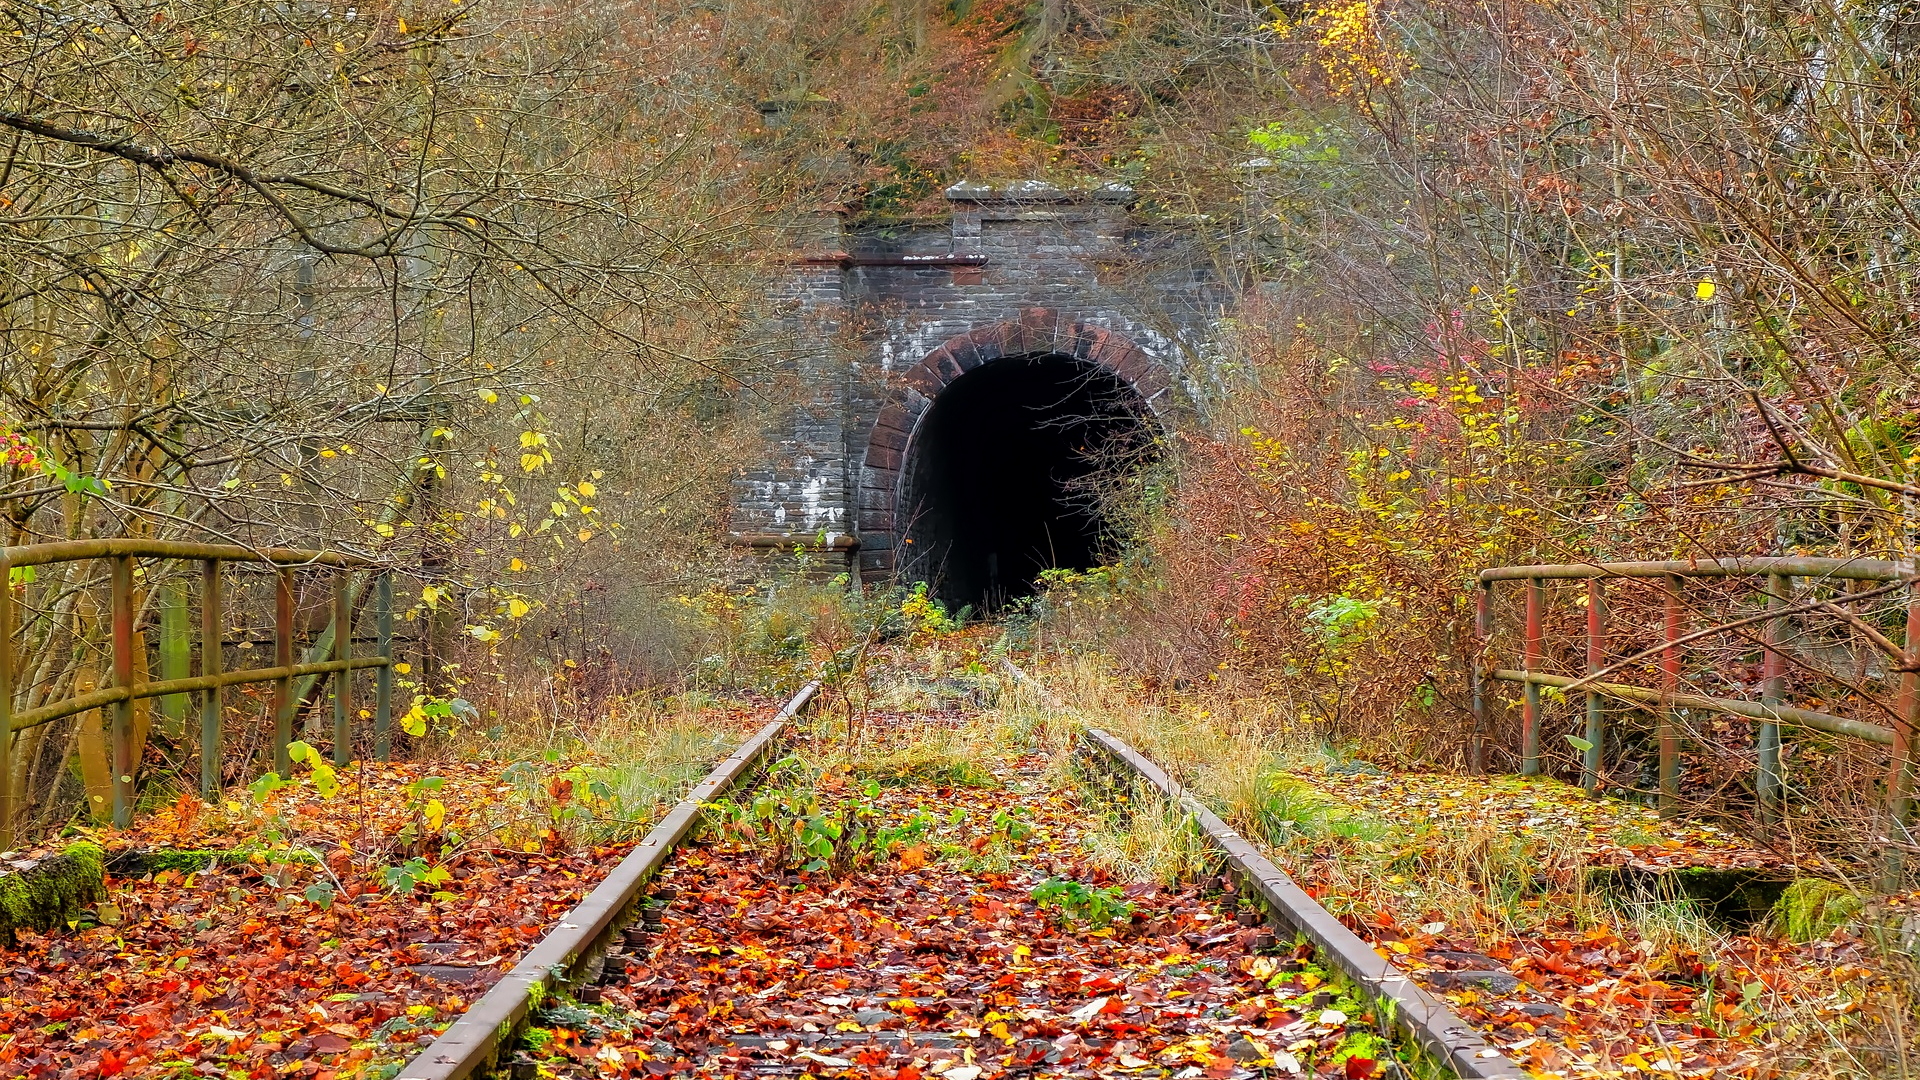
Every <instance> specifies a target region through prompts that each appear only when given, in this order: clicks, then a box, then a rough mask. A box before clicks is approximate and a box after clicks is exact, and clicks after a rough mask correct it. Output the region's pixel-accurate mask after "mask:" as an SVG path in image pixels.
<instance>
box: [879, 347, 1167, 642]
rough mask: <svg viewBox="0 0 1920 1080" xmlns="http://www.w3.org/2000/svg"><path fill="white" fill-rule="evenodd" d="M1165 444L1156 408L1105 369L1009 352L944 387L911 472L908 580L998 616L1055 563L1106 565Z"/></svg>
mask: <svg viewBox="0 0 1920 1080" xmlns="http://www.w3.org/2000/svg"><path fill="white" fill-rule="evenodd" d="M1155 445H1156V440H1155V429H1154V422H1153V420H1152V417H1151V413H1150V412H1149V410H1148V408H1147V405H1146V402H1145V401H1143V400H1142V399H1141V397H1140V394H1139V393H1138V391H1136V390H1135V389H1134V388H1133V387H1132V386H1131V385H1129V384H1128V383H1127V382H1126V381H1125V380H1123V379H1121V378H1120V377H1118V376H1117V375H1115V374H1114V373H1113V372H1112V371H1110V370H1108V369H1106V368H1103V367H1101V366H1099V365H1097V364H1093V363H1089V362H1088V361H1085V360H1082V359H1077V358H1075V357H1072V356H1068V355H1063V354H1060V353H1045V354H1036V355H1027V356H1014V357H1003V358H1001V359H997V360H994V361H992V362H990V363H986V364H982V365H981V366H979V367H976V368H974V369H973V370H971V371H969V372H967V373H966V374H964V375H962V376H960V377H959V378H957V379H955V380H953V381H952V382H950V383H948V384H947V385H946V386H945V387H944V388H942V389H941V391H940V392H939V394H938V395H937V396H936V397H935V398H934V399H933V401H932V403H931V405H930V406H929V407H928V409H927V410H926V412H925V414H924V415H923V416H922V417H921V419H920V423H919V425H918V426H917V428H916V430H915V432H914V434H913V438H912V441H911V442H910V443H909V445H908V449H907V454H906V461H905V467H904V468H903V469H902V475H901V492H900V496H901V497H900V503H899V506H900V511H901V513H902V515H903V517H904V518H905V521H904V525H905V529H904V544H905V548H906V550H905V552H904V554H905V555H906V559H905V562H906V565H907V569H908V575H907V576H908V578H909V579H912V580H924V581H926V582H928V583H929V587H930V589H931V590H932V591H933V592H934V594H935V595H937V596H938V597H939V598H940V599H941V600H942V601H943V602H945V603H946V604H947V605H948V606H949V607H950V608H959V607H963V606H971V607H973V608H974V610H976V611H982V612H991V611H997V610H999V609H1000V608H1002V607H1004V606H1005V605H1006V603H1007V602H1008V601H1009V600H1012V599H1015V598H1017V597H1021V596H1025V595H1028V594H1030V593H1031V592H1032V591H1033V589H1034V586H1035V582H1036V579H1037V578H1038V577H1039V575H1040V573H1041V572H1042V571H1044V570H1047V569H1049V568H1053V567H1067V568H1074V569H1085V568H1087V567H1091V566H1095V565H1098V564H1099V563H1100V562H1101V561H1103V557H1104V556H1105V555H1106V554H1107V549H1108V546H1109V544H1110V542H1111V541H1112V540H1113V539H1114V531H1113V524H1114V522H1113V521H1111V520H1110V515H1111V514H1113V513H1114V512H1115V510H1116V509H1118V508H1119V507H1120V505H1121V501H1122V500H1123V499H1124V495H1125V491H1126V488H1127V481H1128V479H1129V477H1130V476H1132V475H1133V474H1134V473H1135V472H1136V471H1137V470H1138V469H1139V468H1140V467H1141V466H1142V465H1144V464H1145V463H1146V462H1147V461H1148V460H1149V458H1150V457H1151V455H1152V453H1153V452H1154V447H1155Z"/></svg>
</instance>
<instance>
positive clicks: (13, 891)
mask: <svg viewBox="0 0 1920 1080" xmlns="http://www.w3.org/2000/svg"><path fill="white" fill-rule="evenodd" d="M106 893H107V885H106V864H105V857H104V853H102V852H101V850H100V847H99V845H97V844H73V845H71V846H69V847H67V848H66V849H65V850H64V851H62V852H60V853H59V854H58V855H49V856H48V857H46V858H44V859H41V860H40V861H39V862H36V863H34V864H33V865H32V866H29V867H26V868H25V869H12V868H9V869H8V870H7V871H6V872H5V873H0V944H5V945H6V946H7V947H9V948H11V947H13V945H14V944H16V937H15V934H16V931H20V930H52V929H54V928H55V927H58V926H61V925H62V924H64V923H65V922H66V921H67V920H69V919H71V918H73V917H74V916H76V915H78V914H79V913H80V909H81V908H82V907H84V906H86V905H87V904H91V903H93V902H94V901H96V900H99V899H100V898H102V897H104V896H105V895H106Z"/></svg>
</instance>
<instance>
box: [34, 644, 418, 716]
mask: <svg viewBox="0 0 1920 1080" xmlns="http://www.w3.org/2000/svg"><path fill="white" fill-rule="evenodd" d="M392 663H393V661H392V660H391V659H389V658H387V657H384V656H356V657H353V658H351V659H348V660H323V661H318V662H316V663H312V664H293V665H290V666H288V667H270V668H244V669H242V670H240V671H226V672H222V673H220V674H218V675H198V676H195V677H193V678H190V679H167V680H165V681H163V682H143V683H134V684H133V685H132V686H109V687H106V688H104V689H101V690H93V691H89V692H88V693H85V694H81V695H79V696H77V697H70V698H67V699H66V700H64V701H56V702H54V703H53V704H51V705H42V706H40V707H39V708H37V709H28V710H26V711H24V712H18V713H14V714H13V730H15V731H25V730H27V729H28V728H35V727H39V726H40V725H42V724H50V723H52V722H54V721H55V720H61V719H64V718H66V717H69V716H74V715H77V714H79V713H83V712H86V711H87V710H89V709H98V708H101V707H102V706H106V705H117V704H119V703H120V702H123V701H138V700H142V699H145V698H157V697H166V696H167V695H168V694H186V693H192V692H194V691H197V690H214V689H218V688H220V687H225V686H236V685H238V684H240V683H250V682H273V681H275V680H277V679H297V678H300V677H301V676H303V675H325V674H328V673H330V672H335V671H357V670H359V669H361V668H384V667H387V666H389V665H390V664H392Z"/></svg>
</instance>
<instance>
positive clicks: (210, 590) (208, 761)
mask: <svg viewBox="0 0 1920 1080" xmlns="http://www.w3.org/2000/svg"><path fill="white" fill-rule="evenodd" d="M225 622H226V613H225V611H224V610H223V609H222V605H221V603H220V560H218V559H208V560H207V561H205V562H203V563H201V564H200V674H201V676H202V677H204V678H212V677H213V676H216V675H219V674H220V673H221V671H222V669H224V668H225V667H226V656H225V654H224V652H223V651H222V650H223V649H224V648H225V646H226V636H227V635H226V627H225V626H224V623H225ZM225 697H226V695H225V694H224V693H222V692H221V689H220V688H219V687H218V686H209V687H207V688H206V689H205V690H202V691H200V797H201V798H202V799H205V800H206V801H207V802H213V801H214V800H215V799H217V798H218V797H219V795H220V713H221V709H222V707H223V706H224V704H225Z"/></svg>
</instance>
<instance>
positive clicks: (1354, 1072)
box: [1347, 1057, 1380, 1080]
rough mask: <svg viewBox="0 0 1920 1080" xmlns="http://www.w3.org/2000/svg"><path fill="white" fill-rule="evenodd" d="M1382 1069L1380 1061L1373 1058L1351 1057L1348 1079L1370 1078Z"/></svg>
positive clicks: (1364, 1079)
mask: <svg viewBox="0 0 1920 1080" xmlns="http://www.w3.org/2000/svg"><path fill="white" fill-rule="evenodd" d="M1379 1071H1380V1063H1379V1062H1377V1061H1375V1060H1373V1059H1372V1058H1363V1057H1350V1058H1348V1059H1347V1080H1368V1077H1371V1076H1372V1075H1373V1074H1374V1073H1376V1072H1379Z"/></svg>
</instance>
